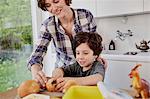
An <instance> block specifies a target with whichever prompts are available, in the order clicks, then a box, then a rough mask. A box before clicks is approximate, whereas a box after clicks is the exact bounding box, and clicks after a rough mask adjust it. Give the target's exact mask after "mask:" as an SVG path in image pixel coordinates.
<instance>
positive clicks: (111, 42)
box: [109, 40, 115, 50]
mask: <svg viewBox="0 0 150 99" xmlns="http://www.w3.org/2000/svg"><path fill="white" fill-rule="evenodd" d="M109 50H115V43H114V41H113V40H111V41H110V44H109Z"/></svg>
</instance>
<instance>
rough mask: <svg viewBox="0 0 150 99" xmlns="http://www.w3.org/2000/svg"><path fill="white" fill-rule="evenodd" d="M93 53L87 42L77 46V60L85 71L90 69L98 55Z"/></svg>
mask: <svg viewBox="0 0 150 99" xmlns="http://www.w3.org/2000/svg"><path fill="white" fill-rule="evenodd" d="M93 53H94V52H93V50H91V49H90V48H89V46H88V45H87V43H82V44H80V45H79V46H78V47H77V48H76V61H77V62H78V63H79V65H80V66H81V67H83V70H84V71H86V70H89V69H90V68H91V66H92V64H93V62H94V61H95V59H96V57H97V55H93Z"/></svg>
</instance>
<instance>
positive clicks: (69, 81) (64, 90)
mask: <svg viewBox="0 0 150 99" xmlns="http://www.w3.org/2000/svg"><path fill="white" fill-rule="evenodd" d="M75 85H78V84H77V83H76V82H75V81H74V80H68V81H67V82H66V84H65V86H64V89H63V93H65V92H66V91H67V90H68V89H69V88H70V87H71V86H75Z"/></svg>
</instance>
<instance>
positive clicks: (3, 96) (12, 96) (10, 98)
mask: <svg viewBox="0 0 150 99" xmlns="http://www.w3.org/2000/svg"><path fill="white" fill-rule="evenodd" d="M122 90H124V91H126V92H127V93H129V94H130V95H131V96H134V95H135V92H134V91H132V90H125V89H122ZM43 94H46V95H50V97H51V99H61V97H62V96H63V94H62V93H57V92H51V93H49V92H48V93H47V92H46V93H45V92H44V93H43ZM52 96H53V97H52ZM56 96H59V98H58V97H56ZM60 96H61V97H60ZM16 97H17V88H14V89H11V90H9V91H6V92H3V93H0V99H18V98H16ZM135 99H139V98H135Z"/></svg>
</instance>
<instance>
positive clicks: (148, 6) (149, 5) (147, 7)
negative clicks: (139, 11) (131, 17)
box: [144, 0, 150, 12]
mask: <svg viewBox="0 0 150 99" xmlns="http://www.w3.org/2000/svg"><path fill="white" fill-rule="evenodd" d="M144 11H145V12H147V11H150V0H144Z"/></svg>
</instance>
